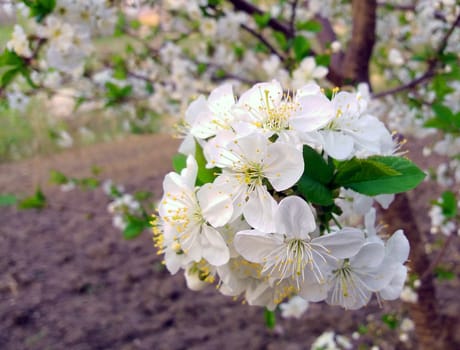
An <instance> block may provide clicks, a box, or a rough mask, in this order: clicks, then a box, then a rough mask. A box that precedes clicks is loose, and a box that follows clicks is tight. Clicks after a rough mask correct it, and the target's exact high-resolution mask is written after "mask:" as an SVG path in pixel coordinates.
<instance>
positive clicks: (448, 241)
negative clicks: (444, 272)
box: [420, 234, 455, 281]
mask: <svg viewBox="0 0 460 350" xmlns="http://www.w3.org/2000/svg"><path fill="white" fill-rule="evenodd" d="M454 237H455V235H453V234H451V235H450V236H449V237H447V239H446V240H445V241H444V244H443V246H442V248H441V250H440V251H439V252H438V254H437V255H436V257H435V258H434V259H433V261H432V262H431V264H430V266H429V267H428V269H427V270H426V271H425V272H424V273H423V275H422V276H421V277H420V280H421V281H423V280H425V279H426V278H428V276H430V275H431V274H432V273H433V271H434V269H435V268H436V266H438V264H439V262H440V261H441V259H442V258H443V257H444V255H445V254H446V252H447V249H448V248H449V246H450V245H451V243H452V241H453V240H454Z"/></svg>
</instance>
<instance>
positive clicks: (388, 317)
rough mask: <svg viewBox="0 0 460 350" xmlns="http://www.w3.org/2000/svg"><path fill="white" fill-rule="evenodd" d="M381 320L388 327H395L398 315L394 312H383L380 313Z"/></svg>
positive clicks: (397, 322)
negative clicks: (382, 313)
mask: <svg viewBox="0 0 460 350" xmlns="http://www.w3.org/2000/svg"><path fill="white" fill-rule="evenodd" d="M382 321H383V323H385V324H386V325H387V326H388V328H390V329H396V328H397V327H398V325H399V321H398V317H397V316H396V315H394V314H384V315H382Z"/></svg>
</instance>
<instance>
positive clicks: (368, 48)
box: [342, 0, 377, 84]
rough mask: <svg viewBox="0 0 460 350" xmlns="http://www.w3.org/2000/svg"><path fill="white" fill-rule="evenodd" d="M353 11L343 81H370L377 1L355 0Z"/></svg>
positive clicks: (352, 82)
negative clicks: (370, 62)
mask: <svg viewBox="0 0 460 350" xmlns="http://www.w3.org/2000/svg"><path fill="white" fill-rule="evenodd" d="M352 12H353V13H352V16H353V29H352V33H351V40H350V42H349V43H348V48H347V52H346V54H345V61H344V62H343V71H342V77H343V79H344V81H343V82H344V83H345V84H347V83H348V84H354V83H356V82H366V83H369V61H370V58H371V55H372V49H373V48H374V43H375V26H376V17H377V1H376V0H353V1H352Z"/></svg>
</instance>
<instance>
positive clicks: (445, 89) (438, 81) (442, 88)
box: [431, 75, 455, 101]
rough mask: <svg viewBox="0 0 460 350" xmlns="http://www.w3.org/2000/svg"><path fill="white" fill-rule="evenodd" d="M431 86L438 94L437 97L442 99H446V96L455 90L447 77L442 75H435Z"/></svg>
mask: <svg viewBox="0 0 460 350" xmlns="http://www.w3.org/2000/svg"><path fill="white" fill-rule="evenodd" d="M431 86H432V89H433V90H434V92H435V94H436V98H437V99H438V100H440V101H441V100H443V99H444V96H446V95H447V94H450V93H451V92H454V91H455V89H453V88H452V87H451V86H449V85H448V84H447V79H445V77H443V76H442V75H437V76H435V77H434V78H433V81H432V84H431Z"/></svg>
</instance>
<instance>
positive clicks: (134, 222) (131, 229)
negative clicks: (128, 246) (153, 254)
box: [123, 215, 150, 239]
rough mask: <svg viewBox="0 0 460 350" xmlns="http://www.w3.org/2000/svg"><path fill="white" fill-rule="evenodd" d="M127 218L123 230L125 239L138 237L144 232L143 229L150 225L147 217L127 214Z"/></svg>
mask: <svg viewBox="0 0 460 350" xmlns="http://www.w3.org/2000/svg"><path fill="white" fill-rule="evenodd" d="M125 220H127V222H128V223H127V225H126V227H125V229H124V230H123V237H124V238H125V239H133V238H136V237H137V236H139V235H140V234H141V233H142V231H144V230H145V229H147V228H149V227H150V224H149V220H148V219H146V218H138V217H136V216H131V215H127V216H126V217H125Z"/></svg>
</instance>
